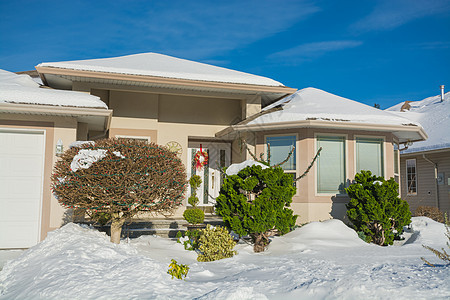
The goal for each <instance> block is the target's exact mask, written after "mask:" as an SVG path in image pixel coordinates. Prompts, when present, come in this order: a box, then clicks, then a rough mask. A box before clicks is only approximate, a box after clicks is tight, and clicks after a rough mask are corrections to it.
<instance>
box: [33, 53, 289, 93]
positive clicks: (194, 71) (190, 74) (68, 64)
mask: <svg viewBox="0 0 450 300" xmlns="http://www.w3.org/2000/svg"><path fill="white" fill-rule="evenodd" d="M38 67H53V68H62V69H72V70H83V71H94V72H107V73H119V74H129V75H144V76H145V75H147V76H156V77H165V78H177V79H188V80H199V81H213V82H226V83H237V84H255V85H265V86H283V84H281V83H279V82H277V81H275V80H272V79H270V78H267V77H262V76H257V75H253V74H248V73H244V72H239V71H234V70H230V69H226V68H221V67H216V66H212V65H208V64H203V63H199V62H195V61H190V60H186V59H181V58H176V57H172V56H168V55H163V54H158V53H140V54H134V55H126V56H120V57H112V58H101V59H88V60H76V61H65V62H50V63H41V64H39V65H38Z"/></svg>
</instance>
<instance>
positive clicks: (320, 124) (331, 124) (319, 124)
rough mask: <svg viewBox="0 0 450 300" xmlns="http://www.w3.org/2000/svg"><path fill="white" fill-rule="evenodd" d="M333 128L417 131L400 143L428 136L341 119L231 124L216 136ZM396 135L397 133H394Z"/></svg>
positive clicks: (420, 130) (405, 128)
mask: <svg viewBox="0 0 450 300" xmlns="http://www.w3.org/2000/svg"><path fill="white" fill-rule="evenodd" d="M307 127H313V128H333V129H336V128H338V129H350V130H368V131H384V132H393V133H394V132H400V133H401V132H404V133H417V138H416V139H414V140H409V139H408V140H400V139H399V140H400V143H406V142H417V141H423V140H426V139H427V138H428V136H427V134H426V133H425V131H424V129H423V128H422V127H421V126H417V125H383V124H381V125H380V124H371V123H358V122H343V121H339V122H336V121H326V120H300V121H293V122H277V123H270V124H237V125H232V126H230V127H228V128H225V129H224V130H221V131H219V132H218V133H216V136H217V137H222V136H226V135H229V134H232V133H233V132H240V131H263V130H276V129H287V128H307ZM396 135H398V134H396Z"/></svg>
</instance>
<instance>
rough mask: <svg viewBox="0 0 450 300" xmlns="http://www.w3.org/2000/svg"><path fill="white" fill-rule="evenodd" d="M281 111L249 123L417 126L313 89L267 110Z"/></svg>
mask: <svg viewBox="0 0 450 300" xmlns="http://www.w3.org/2000/svg"><path fill="white" fill-rule="evenodd" d="M279 105H281V107H282V108H283V109H282V110H278V111H274V112H271V113H268V114H265V115H262V116H260V117H258V118H256V119H254V120H252V121H250V122H249V123H248V124H249V125H252V124H255V125H256V124H271V123H282V122H294V121H305V120H324V121H335V122H355V123H369V124H388V125H411V124H413V125H416V126H420V124H419V123H417V122H413V121H411V120H409V119H406V118H402V117H400V116H397V115H395V114H392V113H390V112H386V111H383V110H380V109H377V108H374V107H371V106H368V105H365V104H363V103H359V102H356V101H353V100H350V99H346V98H343V97H339V96H336V95H333V94H330V93H327V92H325V91H322V90H319V89H316V88H305V89H302V90H299V91H297V92H295V93H294V94H292V95H290V96H288V97H285V98H283V99H281V100H279V101H278V102H275V103H273V104H271V105H270V106H268V107H266V108H265V110H267V109H270V108H272V107H275V106H279Z"/></svg>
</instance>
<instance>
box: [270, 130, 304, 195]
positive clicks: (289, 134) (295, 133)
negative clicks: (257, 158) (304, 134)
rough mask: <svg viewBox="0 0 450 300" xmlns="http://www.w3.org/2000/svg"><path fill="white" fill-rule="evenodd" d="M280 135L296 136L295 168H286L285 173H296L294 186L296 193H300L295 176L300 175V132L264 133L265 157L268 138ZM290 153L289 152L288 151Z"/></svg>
mask: <svg viewBox="0 0 450 300" xmlns="http://www.w3.org/2000/svg"><path fill="white" fill-rule="evenodd" d="M280 136H293V137H295V151H294V153H293V156H292V158H293V159H294V163H295V169H293V170H284V169H283V171H284V173H287V174H293V175H294V187H295V194H296V195H297V194H298V189H297V183H296V182H295V178H297V177H298V159H297V157H298V155H299V152H298V133H297V132H293V133H280V134H266V135H264V155H265V159H266V160H267V155H268V153H267V138H271V137H280ZM288 154H289V153H288Z"/></svg>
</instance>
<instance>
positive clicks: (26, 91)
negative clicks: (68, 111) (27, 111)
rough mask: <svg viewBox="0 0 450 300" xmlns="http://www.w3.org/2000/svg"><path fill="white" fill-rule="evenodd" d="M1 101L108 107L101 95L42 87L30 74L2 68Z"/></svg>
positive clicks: (0, 80)
mask: <svg viewBox="0 0 450 300" xmlns="http://www.w3.org/2000/svg"><path fill="white" fill-rule="evenodd" d="M0 103H22V104H38V105H52V106H67V107H86V108H102V109H108V107H107V106H106V104H105V103H104V102H103V101H101V100H100V98H99V97H96V96H92V95H89V94H87V93H83V92H73V91H61V90H51V89H45V88H40V86H39V84H37V83H36V82H35V81H34V80H33V79H32V78H31V77H30V76H28V75H18V74H15V73H12V72H8V71H5V70H1V69H0Z"/></svg>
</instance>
